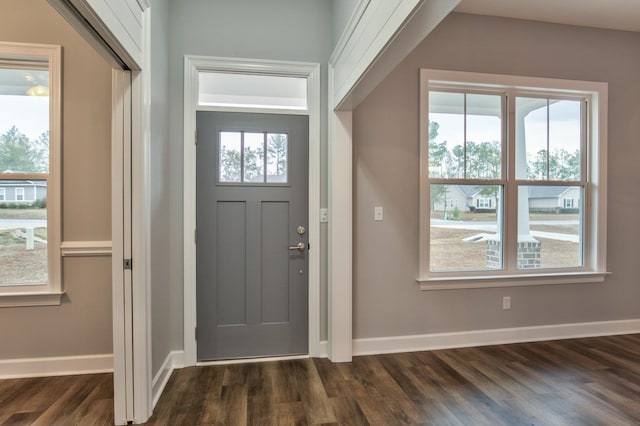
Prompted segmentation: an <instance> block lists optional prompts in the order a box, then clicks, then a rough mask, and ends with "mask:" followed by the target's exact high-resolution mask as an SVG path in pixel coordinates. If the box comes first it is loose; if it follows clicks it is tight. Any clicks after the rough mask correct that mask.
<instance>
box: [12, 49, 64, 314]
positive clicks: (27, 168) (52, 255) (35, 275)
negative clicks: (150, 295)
mask: <svg viewBox="0 0 640 426" xmlns="http://www.w3.org/2000/svg"><path fill="white" fill-rule="evenodd" d="M60 93H61V48H60V47H59V46H51V45H39V44H23V43H4V42H0V307H3V306H27V305H53V304H60V296H61V294H62V284H61V258H60V97H61V96H60Z"/></svg>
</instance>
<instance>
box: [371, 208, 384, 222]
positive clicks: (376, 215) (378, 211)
mask: <svg viewBox="0 0 640 426" xmlns="http://www.w3.org/2000/svg"><path fill="white" fill-rule="evenodd" d="M382 219H383V211H382V207H374V208H373V220H382Z"/></svg>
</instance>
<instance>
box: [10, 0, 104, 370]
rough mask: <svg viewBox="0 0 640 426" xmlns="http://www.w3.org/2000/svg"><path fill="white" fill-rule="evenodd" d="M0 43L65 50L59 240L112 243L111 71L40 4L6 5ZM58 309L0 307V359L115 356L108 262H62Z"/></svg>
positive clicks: (28, 0) (38, 0)
mask: <svg viewBox="0 0 640 426" xmlns="http://www.w3.org/2000/svg"><path fill="white" fill-rule="evenodd" d="M2 11H3V13H2V14H0V40H3V41H15V42H26V43H47V44H58V45H62V46H63V60H62V63H63V83H62V84H63V93H62V96H63V107H62V117H63V123H62V128H63V133H62V152H63V158H62V159H63V164H64V169H63V175H62V179H63V188H62V190H63V198H62V214H63V218H62V219H63V228H62V229H63V233H62V239H63V241H83V240H89V241H91V240H94V241H104V240H107V241H108V240H110V239H111V67H110V66H109V65H108V64H107V63H106V62H105V61H104V60H103V59H102V57H101V56H100V55H98V54H97V53H96V52H95V51H94V50H93V48H92V47H91V46H89V45H88V44H87V43H86V42H85V41H84V39H83V38H82V37H81V36H80V35H78V34H77V33H76V31H75V30H74V29H73V28H72V27H71V26H70V25H68V24H67V22H66V21H65V20H64V19H63V18H62V17H61V16H60V15H58V13H57V12H56V11H55V10H53V9H52V8H51V6H49V4H48V3H47V2H46V1H42V0H3V1H2ZM63 286H64V290H65V291H66V293H67V294H66V296H65V297H64V299H63V303H62V305H61V306H46V307H28V308H20V307H17V308H0V324H2V325H1V326H0V342H1V343H0V359H12V358H31V357H34V358H36V357H49V356H65V355H88V354H109V353H112V331H111V330H112V324H111V309H112V308H111V258H110V257H91V258H66V259H64V262H63Z"/></svg>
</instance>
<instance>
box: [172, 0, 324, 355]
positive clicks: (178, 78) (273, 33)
mask: <svg viewBox="0 0 640 426" xmlns="http://www.w3.org/2000/svg"><path fill="white" fill-rule="evenodd" d="M169 12H170V13H169V16H170V34H171V41H170V57H169V60H170V81H169V84H170V93H169V99H170V112H171V119H170V127H171V133H170V134H171V146H170V150H169V156H170V158H171V162H170V164H169V173H170V174H169V176H170V182H169V189H170V200H169V201H170V203H169V206H170V207H169V208H170V210H169V212H170V218H171V227H170V232H171V234H170V247H171V249H170V250H171V252H170V281H171V283H172V290H171V295H170V300H171V308H170V316H171V347H172V349H180V348H182V347H183V329H182V327H183V320H182V319H183V306H184V304H183V261H182V260H183V240H182V239H183V232H182V226H183V220H182V206H183V199H182V184H183V181H182V176H183V168H182V158H183V155H182V154H183V146H182V131H183V120H182V116H183V78H184V77H183V63H184V55H205V56H225V57H240V58H252V59H277V60H288V61H303V62H316V63H320V64H321V65H322V68H321V72H322V81H321V84H322V89H321V90H322V105H321V111H322V120H321V128H322V136H321V144H322V149H321V150H322V159H321V161H322V164H323V166H322V170H323V175H322V182H326V169H327V168H326V164H327V163H326V158H327V150H326V146H327V144H326V130H325V129H326V127H327V125H326V108H327V101H326V92H327V80H326V75H327V67H326V64H327V61H328V59H329V55H330V53H331V49H332V43H331V40H332V34H331V2H329V1H317V0H314V1H300V0H270V1H268V2H257V1H252V0H235V1H224V0H189V1H180V2H171V3H170V10H169ZM321 203H322V205H325V206H326V184H323V191H322V194H321ZM322 236H323V241H326V229H325V228H324V227H323V228H322ZM323 245H324V244H323ZM321 250H322V262H323V267H322V271H323V273H322V277H321V281H322V289H323V300H324V301H325V303H324V305H323V306H324V307H323V309H322V312H323V313H325V312H326V245H325V246H323V247H322V248H321ZM322 323H323V324H324V326H323V331H322V334H323V336H326V315H324V314H323V318H322ZM325 338H326V337H325Z"/></svg>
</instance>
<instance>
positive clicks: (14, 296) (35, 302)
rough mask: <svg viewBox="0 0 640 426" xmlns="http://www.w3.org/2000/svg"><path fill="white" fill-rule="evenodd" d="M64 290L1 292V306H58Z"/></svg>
mask: <svg viewBox="0 0 640 426" xmlns="http://www.w3.org/2000/svg"><path fill="white" fill-rule="evenodd" d="M63 294H64V291H62V292H30V293H0V308H11V307H17V306H58V305H60V304H61V301H62V295H63Z"/></svg>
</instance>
